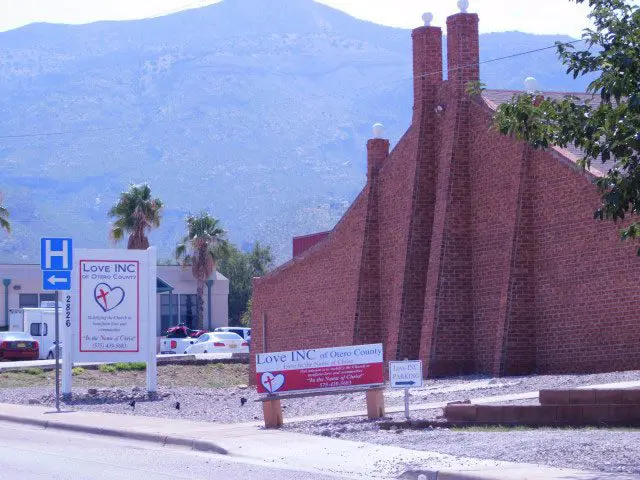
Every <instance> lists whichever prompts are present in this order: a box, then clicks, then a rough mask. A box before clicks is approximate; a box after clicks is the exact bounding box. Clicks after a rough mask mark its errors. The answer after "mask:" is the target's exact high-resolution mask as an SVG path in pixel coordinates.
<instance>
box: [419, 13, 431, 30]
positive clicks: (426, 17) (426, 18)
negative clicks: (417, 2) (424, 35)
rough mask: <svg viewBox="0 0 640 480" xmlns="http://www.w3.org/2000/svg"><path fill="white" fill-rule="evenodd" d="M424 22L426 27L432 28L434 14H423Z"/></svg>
mask: <svg viewBox="0 0 640 480" xmlns="http://www.w3.org/2000/svg"><path fill="white" fill-rule="evenodd" d="M422 21H423V22H424V26H425V27H430V26H431V22H433V13H431V12H427V13H423V14H422Z"/></svg>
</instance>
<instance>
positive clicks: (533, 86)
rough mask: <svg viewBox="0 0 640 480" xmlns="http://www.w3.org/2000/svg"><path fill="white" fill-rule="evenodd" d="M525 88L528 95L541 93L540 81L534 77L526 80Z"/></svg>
mask: <svg viewBox="0 0 640 480" xmlns="http://www.w3.org/2000/svg"><path fill="white" fill-rule="evenodd" d="M524 88H525V90H526V91H527V93H536V92H538V91H539V88H538V80H536V79H535V78H533V77H527V78H525V80H524Z"/></svg>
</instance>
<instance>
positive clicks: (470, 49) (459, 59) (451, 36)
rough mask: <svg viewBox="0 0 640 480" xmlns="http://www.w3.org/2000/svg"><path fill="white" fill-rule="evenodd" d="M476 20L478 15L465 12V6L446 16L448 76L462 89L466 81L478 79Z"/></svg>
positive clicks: (478, 50) (478, 38)
mask: <svg viewBox="0 0 640 480" xmlns="http://www.w3.org/2000/svg"><path fill="white" fill-rule="evenodd" d="M461 8H462V7H461ZM478 21H479V20H478V15H477V14H475V13H466V8H464V9H462V13H458V14H456V15H452V16H450V17H449V18H447V64H448V69H449V76H448V78H449V81H450V82H452V83H453V84H454V85H456V86H458V87H462V88H463V89H464V88H465V87H466V85H467V83H469V82H477V81H479V80H480V64H479V62H480V34H479V31H478Z"/></svg>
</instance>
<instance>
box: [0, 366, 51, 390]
mask: <svg viewBox="0 0 640 480" xmlns="http://www.w3.org/2000/svg"><path fill="white" fill-rule="evenodd" d="M26 370H28V372H27V371H26ZM26 370H11V371H8V372H4V373H2V374H0V388H13V387H42V386H45V385H47V384H48V383H49V381H50V375H47V373H46V372H44V371H43V370H41V369H39V368H29V369H26ZM38 370H40V371H39V372H37V371H38Z"/></svg>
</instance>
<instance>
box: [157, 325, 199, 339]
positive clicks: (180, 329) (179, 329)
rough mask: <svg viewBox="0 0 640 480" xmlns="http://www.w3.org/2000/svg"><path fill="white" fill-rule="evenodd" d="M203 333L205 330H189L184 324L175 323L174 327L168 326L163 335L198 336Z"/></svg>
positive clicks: (170, 336) (175, 336)
mask: <svg viewBox="0 0 640 480" xmlns="http://www.w3.org/2000/svg"><path fill="white" fill-rule="evenodd" d="M203 333H207V331H206V330H191V329H190V328H189V327H187V326H186V325H177V326H175V327H170V328H168V329H167V332H166V333H165V335H164V336H165V337H167V338H187V337H191V338H198V337H199V336H200V335H202V334H203Z"/></svg>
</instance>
